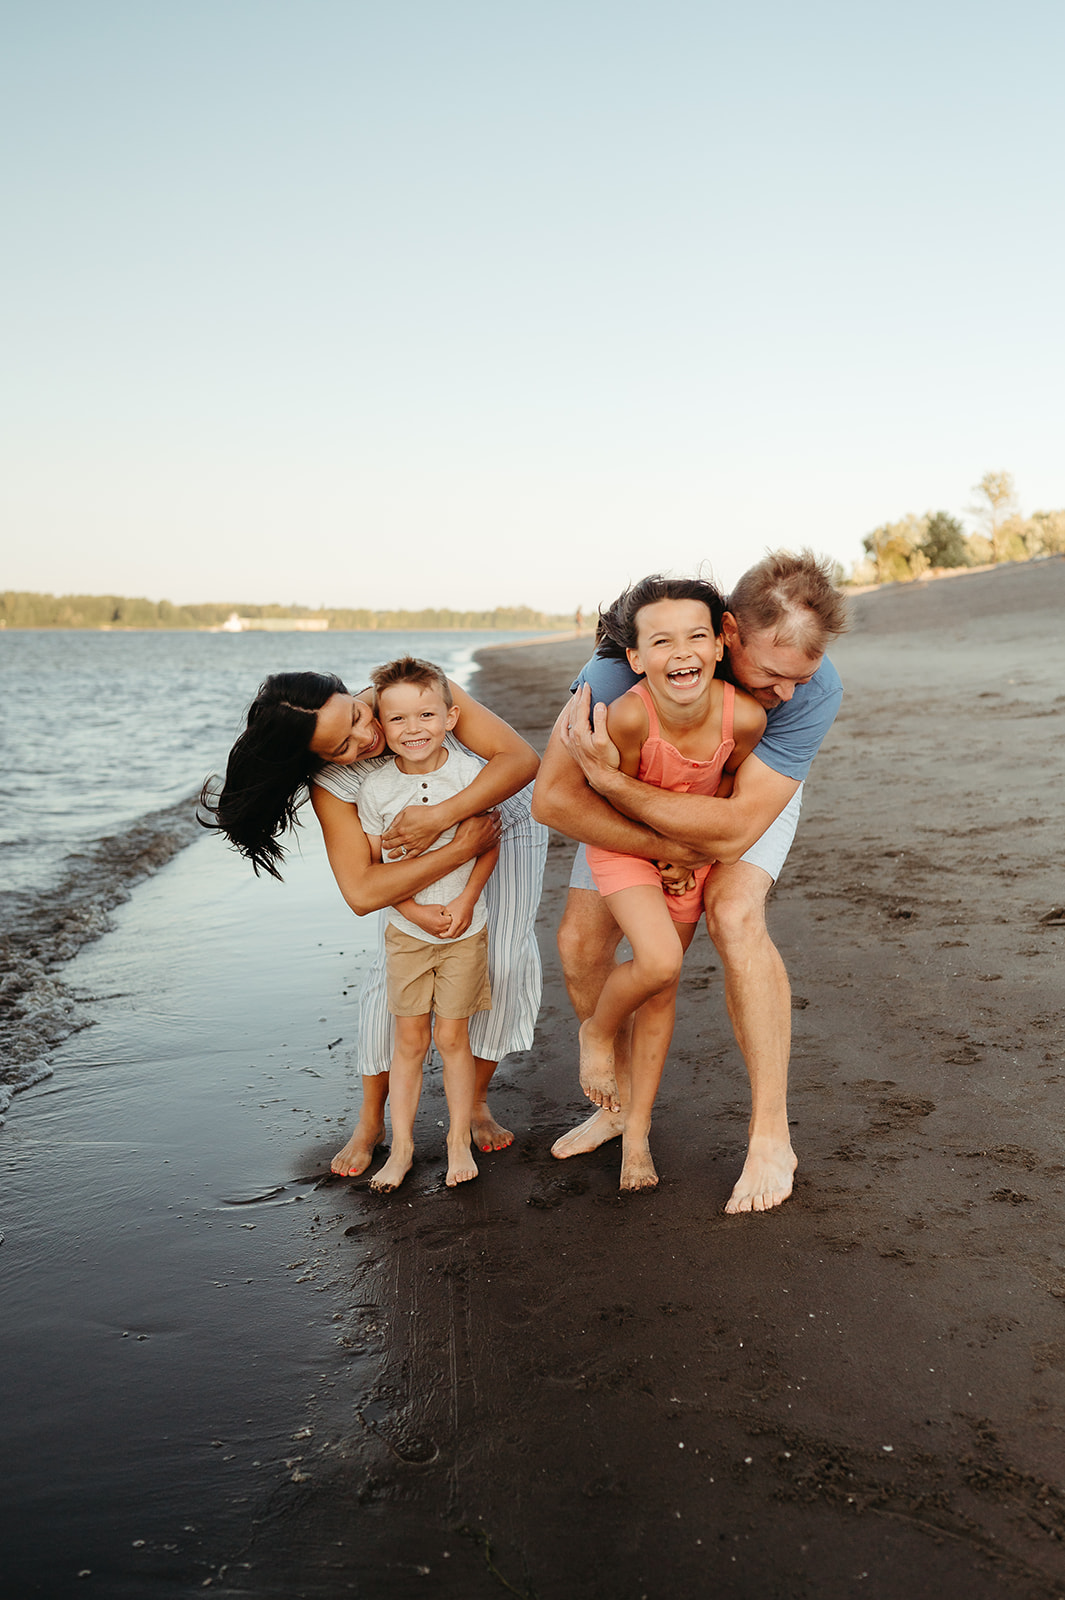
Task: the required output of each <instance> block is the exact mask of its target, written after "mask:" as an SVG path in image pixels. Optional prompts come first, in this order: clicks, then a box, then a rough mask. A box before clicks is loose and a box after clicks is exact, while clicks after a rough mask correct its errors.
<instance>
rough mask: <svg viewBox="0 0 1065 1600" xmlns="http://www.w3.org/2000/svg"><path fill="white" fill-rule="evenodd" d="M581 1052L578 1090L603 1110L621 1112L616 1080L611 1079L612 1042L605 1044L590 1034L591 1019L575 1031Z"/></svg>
mask: <svg viewBox="0 0 1065 1600" xmlns="http://www.w3.org/2000/svg"><path fill="white" fill-rule="evenodd" d="M577 1039H578V1042H579V1044H580V1050H581V1068H580V1073H581V1088H582V1089H583V1090H584V1092H585V1094H586V1095H587V1096H588V1098H589V1100H591V1101H592V1103H593V1104H594V1105H597V1106H601V1107H602V1109H603V1110H604V1111H620V1110H621V1101H620V1100H619V1098H618V1080H617V1078H616V1077H615V1076H614V1041H613V1039H608V1040H607V1042H606V1044H605V1045H604V1044H603V1043H602V1041H601V1040H598V1039H596V1038H595V1037H594V1036H593V1034H592V1024H591V1019H589V1020H588V1021H587V1022H582V1023H581V1025H580V1027H579V1028H578V1030H577Z"/></svg>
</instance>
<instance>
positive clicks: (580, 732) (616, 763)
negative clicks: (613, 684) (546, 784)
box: [561, 684, 621, 792]
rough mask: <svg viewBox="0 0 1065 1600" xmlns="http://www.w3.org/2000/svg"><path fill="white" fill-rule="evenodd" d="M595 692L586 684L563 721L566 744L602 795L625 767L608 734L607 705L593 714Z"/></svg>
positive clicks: (586, 775) (569, 707)
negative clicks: (616, 773)
mask: <svg viewBox="0 0 1065 1600" xmlns="http://www.w3.org/2000/svg"><path fill="white" fill-rule="evenodd" d="M591 704H592V691H591V690H590V689H589V687H588V685H587V684H585V685H584V687H583V689H581V690H580V692H579V693H578V694H576V695H574V697H573V699H572V700H571V701H570V703H569V706H568V708H567V712H568V714H567V715H564V717H563V719H562V726H561V733H562V743H563V744H564V745H565V747H566V749H567V750H568V751H569V753H570V755H571V756H572V757H573V759H574V761H576V763H577V765H578V766H579V767H580V769H581V771H582V772H583V773H584V776H585V778H586V779H587V780H588V782H589V784H590V785H591V787H592V788H593V789H596V790H598V791H600V792H602V791H603V790H604V788H605V786H606V785H608V784H609V780H610V777H611V775H612V774H613V773H615V772H617V770H618V768H619V767H620V766H621V756H620V754H619V753H618V747H617V745H616V744H615V743H614V741H613V740H612V739H611V737H610V735H609V734H608V733H607V731H606V706H605V705H602V704H600V705H597V706H596V707H595V709H594V711H592V712H591V721H589V711H590V710H591Z"/></svg>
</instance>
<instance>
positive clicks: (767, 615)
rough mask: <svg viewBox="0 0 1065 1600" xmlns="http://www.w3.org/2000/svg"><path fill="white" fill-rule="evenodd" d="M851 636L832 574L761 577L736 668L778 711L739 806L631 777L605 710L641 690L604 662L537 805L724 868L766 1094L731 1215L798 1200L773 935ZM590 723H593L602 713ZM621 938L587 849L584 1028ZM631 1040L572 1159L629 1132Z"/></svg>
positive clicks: (807, 556)
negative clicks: (839, 647)
mask: <svg viewBox="0 0 1065 1600" xmlns="http://www.w3.org/2000/svg"><path fill="white" fill-rule="evenodd" d="M846 626H847V621H846V612H845V609H844V602H843V598H842V596H841V595H839V594H838V593H837V592H836V590H835V589H834V588H833V586H832V581H831V578H830V576H829V572H828V568H827V563H825V562H823V561H819V560H818V559H817V557H815V556H814V555H813V554H812V552H810V551H804V552H803V553H802V554H801V555H799V556H794V555H791V554H790V553H788V552H783V551H782V552H777V553H776V554H774V555H770V556H767V557H766V558H765V559H764V560H763V561H760V562H758V563H757V565H756V566H754V567H752V568H751V569H750V570H749V571H748V572H746V573H745V574H744V575H743V577H742V578H741V579H740V581H739V583H738V584H737V585H736V588H735V589H734V590H733V592H732V594H731V596H730V597H729V602H728V609H727V610H726V612H725V616H724V620H723V623H722V631H723V634H724V639H725V660H724V662H723V664H722V670H723V671H724V672H725V674H726V675H727V676H728V677H729V678H731V680H732V681H733V682H734V683H736V684H737V685H738V686H739V687H740V688H741V689H745V690H746V691H747V693H748V694H750V695H753V697H754V698H755V699H756V700H757V701H758V703H759V705H761V706H762V707H763V708H764V710H765V712H766V719H767V720H766V731H765V734H764V735H763V737H762V740H761V742H760V743H759V744H758V745H757V746H756V747H755V750H754V752H753V753H752V754H751V755H750V756H749V757H748V758H747V760H746V761H745V762H743V764H742V766H741V767H740V769H739V772H738V774H737V777H736V783H735V787H734V790H733V793H732V794H731V795H730V796H728V797H726V798H721V799H719V798H717V797H716V796H713V797H707V796H701V795H691V794H676V793H672V792H671V791H669V790H666V789H657V788H655V787H654V786H653V785H651V784H645V783H641V782H640V781H639V780H638V779H636V778H629V777H626V776H625V775H624V774H623V773H621V772H620V771H619V770H618V755H617V751H616V749H615V748H614V746H613V745H612V744H611V742H610V739H609V738H608V736H607V734H606V728H605V708H606V705H607V704H609V703H610V702H611V701H612V700H614V699H616V698H617V696H618V695H620V694H622V693H624V691H625V690H626V689H627V688H628V687H629V686H630V685H631V684H632V683H633V682H634V681H635V675H634V674H633V673H632V672H631V671H630V670H629V668H628V666H627V664H626V663H625V662H624V661H621V660H617V659H610V658H604V657H603V656H601V655H600V654H597V655H596V656H594V657H593V658H592V660H591V661H590V662H589V663H588V665H587V666H586V667H585V669H584V671H583V672H582V674H581V676H580V678H578V680H577V682H576V683H575V684H574V689H575V691H576V692H575V694H574V696H573V698H572V699H571V701H570V702H569V704H568V705H567V706H566V707H565V708H564V709H563V711H562V713H561V715H560V716H559V719H558V721H557V722H556V724H555V728H554V731H553V733H552V735H551V740H550V743H549V744H548V747H547V751H546V753H545V755H544V759H543V762H542V763H541V766H540V773H539V776H538V778H537V780H536V787H535V789H534V792H533V815H534V817H536V818H537V820H538V821H540V822H544V823H547V824H548V825H549V826H551V827H554V828H557V829H558V830H559V831H560V832H562V833H565V834H568V835H569V836H570V837H571V838H574V839H579V840H580V841H581V842H582V844H594V845H599V846H602V847H603V848H605V849H608V850H617V851H622V852H624V853H626V854H628V855H639V856H643V857H645V858H646V859H647V860H650V861H669V862H671V863H674V864H675V865H676V866H678V867H680V868H684V867H686V866H695V865H698V864H701V863H702V862H705V861H715V862H716V863H717V865H716V866H715V867H714V869H713V871H712V872H711V874H710V877H709V879H708V881H707V890H706V912H707V927H708V929H709V932H710V937H711V939H712V940H713V942H714V945H715V946H716V948H717V951H718V954H719V956H720V957H721V964H722V967H723V970H724V974H725V999H726V1003H727V1005H728V1012H729V1017H730V1020H731V1022H732V1027H733V1031H734V1033H735V1035H736V1042H737V1043H738V1045H739V1047H740V1050H741V1051H742V1053H743V1057H744V1060H745V1062H746V1065H747V1072H748V1076H749V1078H750V1084H751V1119H750V1123H749V1126H748V1145H747V1158H746V1161H745V1163H744V1167H743V1171H742V1173H741V1174H740V1177H739V1180H738V1182H737V1183H736V1186H735V1188H734V1189H733V1191H732V1195H731V1197H730V1199H729V1201H728V1204H727V1205H726V1207H725V1210H726V1211H727V1212H729V1213H736V1212H745V1211H769V1210H771V1209H772V1208H773V1207H774V1206H778V1205H780V1204H781V1203H782V1202H783V1201H784V1200H786V1199H787V1198H788V1196H789V1195H790V1193H791V1190H792V1182H793V1178H794V1173H795V1167H796V1158H795V1154H794V1152H793V1150H792V1148H791V1137H790V1134H789V1132H788V1111H787V1083H788V1061H789V1057H790V1054H791V989H790V986H789V984H788V975H787V972H786V971H785V968H784V963H783V961H782V960H781V958H780V954H779V952H778V951H777V949H776V947H775V945H774V944H773V942H772V940H771V939H770V937H769V933H768V930H767V928H766V924H765V903H766V898H767V896H768V894H769V890H770V889H771V887H772V885H773V883H774V882H775V880H776V878H777V877H778V876H779V874H780V871H781V869H782V867H783V865H784V861H785V859H786V857H787V854H788V850H789V849H790V847H791V841H792V838H793V837H794V834H795V828H796V824H797V823H798V820H799V808H800V805H801V799H802V785H803V781H804V779H805V777H806V774H807V772H808V771H809V768H810V764H811V762H812V761H813V758H814V756H815V755H816V754H817V751H818V749H819V748H820V745H821V741H822V740H823V739H824V736H825V734H826V733H827V732H828V730H829V728H830V727H831V726H832V723H833V721H834V720H835V716H836V712H837V711H838V710H839V703H840V700H841V698H842V694H843V687H842V684H841V683H840V680H839V674H838V673H837V672H836V670H835V668H834V667H833V666H832V663H831V662H830V661H828V660H827V659H826V657H825V650H826V648H827V646H828V644H829V642H830V641H831V640H832V639H833V638H835V637H836V636H837V635H839V634H840V633H842V632H843V631H844V630H845V628H846ZM593 708H594V715H593V720H592V722H591V723H589V715H590V714H591V713H592V712H593ZM620 937H621V935H620V930H619V929H618V927H617V924H616V923H615V922H614V919H613V918H612V917H611V915H610V912H609V910H608V909H607V908H606V906H605V905H604V903H603V901H602V900H601V899H600V897H599V895H598V893H597V891H596V889H595V886H594V884H593V882H592V879H591V876H590V874H588V872H587V867H586V864H585V862H584V851H583V849H581V850H578V852H577V859H576V860H575V862H574V871H573V876H572V877H571V880H570V891H569V896H568V899H567V903H566V911H565V914H564V916H563V919H562V923H561V925H560V927H559V931H558V947H559V952H560V955H561V957H562V969H563V974H564V976H565V980H566V987H567V989H568V991H569V995H570V1000H571V1001H572V1003H573V1007H574V1010H575V1011H576V1013H577V1017H578V1020H579V1021H582V1022H583V1021H584V1019H585V1018H586V1017H588V1016H590V1015H591V1013H592V1011H593V1010H594V1009H595V1004H596V1001H597V999H598V996H599V991H600V990H601V989H602V986H603V984H604V983H605V981H606V978H607V976H608V975H609V972H610V969H611V967H612V966H613V964H614V959H615V951H616V949H617V946H618V943H619V941H620ZM625 1043H626V1042H625V1041H624V1040H623V1039H620V1038H619V1039H618V1041H617V1044H616V1047H615V1061H616V1069H617V1077H618V1091H619V1098H618V1100H615V1101H611V1100H609V1099H606V1100H605V1102H602V1103H600V1105H599V1109H598V1110H596V1111H594V1112H593V1113H592V1115H591V1116H590V1117H589V1118H588V1119H587V1121H586V1122H583V1123H581V1125H580V1126H579V1127H578V1128H575V1129H573V1130H572V1131H571V1132H570V1133H568V1134H565V1135H564V1136H563V1137H562V1138H561V1139H559V1140H558V1141H557V1142H556V1144H555V1145H554V1146H553V1147H552V1151H553V1154H554V1155H556V1156H558V1157H559V1159H563V1160H564V1159H566V1158H567V1157H569V1156H574V1155H580V1154H583V1153H584V1152H585V1151H588V1150H594V1149H596V1148H597V1147H598V1146H599V1145H601V1144H603V1143H604V1142H605V1141H606V1140H608V1139H613V1138H617V1137H618V1135H620V1134H621V1132H622V1131H623V1129H624V1124H625V1105H626V1103H627V1094H628V1081H627V1066H626V1057H625Z"/></svg>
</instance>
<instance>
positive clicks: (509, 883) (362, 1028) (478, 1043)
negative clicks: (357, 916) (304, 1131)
mask: <svg viewBox="0 0 1065 1600" xmlns="http://www.w3.org/2000/svg"><path fill="white" fill-rule="evenodd" d="M445 743H446V744H448V745H450V746H451V748H452V749H454V750H465V749H466V747H465V745H463V744H461V743H460V742H459V741H458V740H457V739H456V738H455V737H454V735H452V734H450V733H449V734H448V735H447V737H446V739H445ZM468 753H469V754H470V755H473V756H474V759H475V760H478V761H479V760H480V757H479V756H476V755H475V754H474V752H473V751H470V752H468ZM391 759H392V757H391V756H371V757H370V759H369V760H368V761H356V762H354V763H353V764H352V765H351V766H350V767H346V766H340V765H339V764H337V763H336V762H331V763H330V764H329V765H328V766H325V767H323V768H322V769H321V771H320V772H318V773H316V774H315V778H314V781H315V783H317V784H320V785H321V787H322V788H323V789H328V790H329V793H330V794H335V795H336V796H337V798H338V799H340V800H350V801H352V802H353V803H357V801H358V796H359V790H360V788H361V787H362V783H363V779H364V778H365V777H366V776H367V774H368V773H370V772H372V771H373V769H374V768H375V767H377V766H380V765H381V763H382V762H383V761H391ZM481 764H482V766H483V765H484V763H483V762H482V763H481ZM531 799H532V784H529V785H527V787H526V788H524V789H519V791H518V793H517V794H515V795H511V797H510V799H509V800H504V801H503V802H502V804H501V805H499V806H497V808H496V809H497V810H498V811H499V814H500V817H501V819H502V823H503V832H502V835H501V837H500V841H499V861H498V864H497V866H496V869H495V871H494V872H493V873H492V876H491V877H490V878H489V880H488V884H487V887H486V888H485V900H486V902H487V905H488V975H489V979H490V981H491V985H492V1009H491V1011H481V1012H478V1014H477V1015H476V1016H474V1017H471V1018H470V1045H471V1047H472V1050H473V1053H474V1055H475V1056H479V1057H481V1058H482V1059H483V1060H485V1061H501V1060H502V1059H503V1057H504V1056H505V1055H509V1054H510V1052H511V1051H512V1050H530V1049H531V1048H532V1042H533V1032H534V1030H535V1027H536V1017H537V1014H538V1012H539V1010H540V993H541V990H542V988H543V973H542V971H541V968H540V949H539V946H538V945H537V943H536V911H537V908H538V906H539V904H540V887H541V884H542V882H543V876H544V862H545V861H546V859H547V829H546V828H545V827H544V826H543V824H542V823H539V822H534V821H533V818H532V813H531V812H530V809H529V807H530V802H531ZM374 915H375V916H376V919H377V951H376V954H375V956H374V961H373V966H372V967H371V968H370V971H369V972H368V973H367V975H366V982H365V983H364V985H363V990H362V995H361V999H360V1005H359V1037H358V1043H357V1045H356V1047H355V1057H354V1062H355V1065H356V1066H357V1067H358V1070H359V1071H360V1072H361V1073H362V1074H363V1075H364V1076H367V1077H373V1076H375V1075H376V1074H377V1073H379V1072H387V1071H388V1069H389V1066H390V1064H391V1060H392V1041H393V1036H394V1024H393V1018H392V1016H391V1015H390V1013H389V1010H388V999H387V994H386V988H385V921H386V918H385V916H384V914H383V913H382V912H375V913H374Z"/></svg>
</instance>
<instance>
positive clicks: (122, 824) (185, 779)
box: [0, 631, 529, 1113]
mask: <svg viewBox="0 0 1065 1600" xmlns="http://www.w3.org/2000/svg"><path fill="white" fill-rule="evenodd" d="M528 637H529V635H527V634H513V633H494V632H493V633H384V632H380V633H377V632H375V633H330V634H315V633H310V634H308V633H286V634H276V633H240V634H224V633H214V634H213V633H95V632H81V631H77V632H69V633H65V632H45V631H40V632H22V631H0V681H2V684H3V693H2V694H0V754H2V760H0V1113H2V1112H3V1110H4V1109H5V1106H6V1104H7V1103H8V1102H9V1100H10V1092H11V1091H10V1088H9V1089H8V1090H6V1091H5V1089H4V1088H3V1087H2V1085H4V1084H5V1083H6V1084H7V1085H9V1086H12V1085H13V1086H16V1087H24V1086H25V1085H26V1084H27V1083H30V1082H33V1081H35V1080H36V1079H38V1078H40V1077H41V1076H42V1075H44V1074H46V1073H47V1072H48V1071H49V1070H50V1069H49V1065H48V1062H47V1050H48V1048H49V1047H50V1046H51V1045H54V1044H56V1043H57V1042H58V1041H59V1040H60V1039H62V1038H64V1037H66V1036H67V1035H68V1034H69V1033H70V1032H71V1031H72V1029H73V1028H75V1027H77V1026H80V1025H82V1020H83V1019H82V1020H79V1017H78V1015H77V1013H76V1007H74V1006H72V1003H71V1000H70V997H69V996H67V995H66V994H65V992H64V991H63V989H62V983H61V980H57V977H56V973H57V970H58V964H59V963H61V962H62V961H63V960H64V959H66V958H67V957H69V956H72V955H74V954H75V953H76V951H77V949H78V948H80V946H81V945H83V944H84V943H85V942H86V940H87V939H90V938H93V937H95V936H96V935H97V934H98V933H100V932H102V931H103V930H104V928H105V927H106V926H107V913H108V911H109V910H110V908H111V907H112V906H114V905H116V904H117V903H118V902H119V901H121V900H123V899H125V898H126V897H127V895H128V892H129V886H130V885H131V884H132V883H134V882H136V881H137V880H138V879H139V878H141V877H143V876H144V874H145V872H151V871H154V870H156V869H157V868H158V867H159V866H162V865H163V864H164V862H165V861H166V860H168V859H169V858H170V857H171V856H172V855H173V853H174V851H175V850H176V849H180V848H181V847H182V846H183V845H185V844H188V843H190V842H191V841H192V839H194V838H197V837H199V830H198V828H197V826H196V823H195V817H194V806H193V803H192V802H193V797H194V796H195V795H196V794H197V793H198V791H199V789H200V786H201V784H202V783H203V780H204V779H205V778H206V777H207V776H208V774H209V773H221V772H223V771H224V770H225V763H226V756H227V754H228V752H229V748H230V745H231V744H232V743H233V740H234V739H235V738H236V736H237V734H238V733H239V732H240V730H241V728H242V726H243V721H244V713H245V711H246V709H247V706H248V703H249V702H250V701H251V700H252V699H253V698H254V695H255V692H256V689H257V687H258V685H259V683H260V682H261V681H262V679H263V678H264V677H266V676H267V675H268V674H269V673H271V672H278V671H282V670H286V669H297V670H298V669H301V668H314V669H316V670H319V671H326V672H335V673H337V674H338V675H339V676H340V677H341V678H343V679H344V681H345V682H346V683H347V684H348V686H349V687H350V688H352V689H359V688H362V687H363V685H364V684H366V683H367V682H368V681H369V674H370V669H371V668H372V667H374V666H376V665H378V664H379V663H381V662H383V661H388V660H391V659H392V658H393V657H395V656H398V655H405V654H410V655H417V656H423V657H426V658H428V659H429V660H432V661H436V662H438V663H439V664H440V665H441V666H442V667H444V669H445V670H446V671H447V673H448V675H449V676H450V677H452V678H453V679H455V680H456V682H458V683H461V684H463V685H464V686H465V685H466V684H468V682H469V680H470V679H471V677H472V676H473V673H474V671H475V667H474V662H473V655H474V652H475V651H476V650H478V649H483V648H484V646H485V645H487V644H495V643H505V642H506V641H508V640H511V639H526V638H528Z"/></svg>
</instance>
